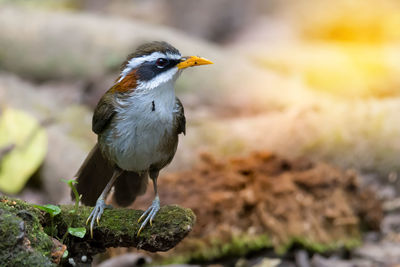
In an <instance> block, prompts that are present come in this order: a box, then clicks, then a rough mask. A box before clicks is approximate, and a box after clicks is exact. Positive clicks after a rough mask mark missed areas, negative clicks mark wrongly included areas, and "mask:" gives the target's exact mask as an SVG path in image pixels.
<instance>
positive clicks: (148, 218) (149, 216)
mask: <svg viewBox="0 0 400 267" xmlns="http://www.w3.org/2000/svg"><path fill="white" fill-rule="evenodd" d="M159 210H160V199H159V198H158V196H157V197H156V198H155V199H154V200H153V203H151V206H150V207H149V208H148V209H147V210H146V211H145V212H144V213H143V214H142V216H140V218H139V220H138V223H140V222H141V221H142V219H143V218H144V221H143V222H142V224H141V225H140V228H139V231H138V233H137V236H139V235H140V232H142V230H143V228H144V227H145V226H146V224H147V223H148V222H149V223H150V225H153V219H154V217H155V216H156V214H157V212H158V211H159Z"/></svg>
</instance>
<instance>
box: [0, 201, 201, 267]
mask: <svg viewBox="0 0 400 267" xmlns="http://www.w3.org/2000/svg"><path fill="white" fill-rule="evenodd" d="M60 207H61V210H62V211H61V213H60V214H59V215H57V216H55V217H54V222H53V223H54V226H55V228H56V231H55V236H54V237H51V236H49V235H48V234H46V233H45V232H47V233H50V231H47V230H46V229H48V228H49V227H50V226H51V218H50V216H49V215H48V214H46V213H45V212H42V211H40V210H38V209H36V208H35V207H33V205H31V204H28V203H26V202H23V201H20V200H17V199H11V198H7V197H0V220H4V218H5V216H4V214H7V216H6V217H7V218H12V219H10V220H11V221H14V222H15V224H12V225H14V226H13V227H14V228H15V229H11V228H7V227H9V226H11V224H10V223H5V222H3V223H1V224H0V233H1V235H0V236H1V237H0V243H1V244H11V243H13V245H10V246H8V245H4V247H3V246H2V247H1V250H2V254H0V262H1V261H2V260H3V259H5V258H7V257H8V258H10V257H12V256H11V255H13V254H15V251H14V250H15V244H19V245H20V249H21V251H24V250H25V251H30V253H27V254H26V255H23V257H28V258H29V255H33V254H34V253H33V254H32V253H31V252H32V251H36V250H37V251H38V255H39V256H40V255H43V256H44V257H45V258H46V257H47V259H48V260H49V263H51V262H57V261H59V260H60V258H61V256H62V254H63V253H60V251H63V250H65V247H63V245H62V244H60V243H59V242H58V241H57V239H58V240H61V239H62V237H63V236H64V234H65V232H66V231H67V229H68V227H84V226H86V224H85V222H86V219H87V217H88V216H89V213H90V211H91V207H84V206H83V207H79V210H78V212H76V213H73V214H72V213H71V212H70V211H71V210H72V209H73V206H72V205H61V206H60ZM141 214H142V211H139V210H131V209H116V208H115V209H106V210H105V211H104V214H103V215H102V218H101V221H100V225H99V226H96V227H95V228H94V231H93V238H91V237H90V235H89V234H88V233H89V231H87V233H86V235H85V236H84V237H83V238H78V237H74V236H72V235H66V237H67V238H66V239H65V240H64V242H63V243H64V244H65V245H66V248H67V249H68V253H69V256H68V257H70V258H73V259H74V261H75V262H76V261H90V260H91V257H92V256H93V255H95V254H97V253H100V252H103V251H105V249H106V248H107V247H136V248H140V249H143V250H147V251H152V252H155V251H166V250H169V249H171V248H173V247H174V246H175V245H176V244H177V243H179V242H180V241H181V240H182V239H183V238H184V237H185V236H186V235H187V234H188V233H189V232H190V231H191V229H192V227H193V224H194V222H195V215H194V213H193V212H192V211H191V210H190V209H184V208H181V207H179V206H164V207H162V208H161V209H160V211H159V212H158V214H157V216H156V220H155V221H154V222H153V225H152V226H146V228H145V229H144V230H143V231H142V233H141V234H140V236H139V237H138V236H137V231H138V229H139V224H138V223H137V220H138V218H139V217H140V215H141ZM22 225H23V226H22ZM86 227H87V226H86ZM21 229H22V230H21ZM43 229H45V230H43ZM87 230H89V229H88V227H87ZM5 233H7V235H6V234H5ZM21 235H22V236H23V238H22V239H21ZM3 238H14V239H15V242H14V241H10V240H2V239H3ZM18 238H19V239H18ZM24 239H25V241H23V240H24ZM18 240H19V241H18ZM21 240H22V241H21ZM28 241H29V242H28ZM10 242H11V243H10ZM24 243H25V244H24ZM28 243H29V244H28ZM26 244H28V245H26ZM7 253H9V254H8V256H7ZM3 254H4V255H3ZM55 257H56V259H54V258H55ZM45 258H43V260H44V261H46V259H45ZM82 259H83V260H82ZM42 265H43V263H42Z"/></svg>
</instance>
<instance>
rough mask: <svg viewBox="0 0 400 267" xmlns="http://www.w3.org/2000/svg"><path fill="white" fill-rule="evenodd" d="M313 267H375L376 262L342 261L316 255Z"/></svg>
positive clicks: (361, 260)
mask: <svg viewBox="0 0 400 267" xmlns="http://www.w3.org/2000/svg"><path fill="white" fill-rule="evenodd" d="M311 264H312V267H375V266H377V265H375V263H374V262H371V261H369V260H364V259H352V260H342V259H336V258H325V257H323V256H320V255H318V254H315V255H314V256H313V257H312V260H311Z"/></svg>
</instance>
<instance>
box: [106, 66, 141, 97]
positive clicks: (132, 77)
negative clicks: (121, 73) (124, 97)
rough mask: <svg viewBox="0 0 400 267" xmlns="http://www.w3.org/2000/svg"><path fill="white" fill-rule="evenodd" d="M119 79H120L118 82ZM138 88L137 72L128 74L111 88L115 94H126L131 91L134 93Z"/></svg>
mask: <svg viewBox="0 0 400 267" xmlns="http://www.w3.org/2000/svg"><path fill="white" fill-rule="evenodd" d="M119 79H120V77H119V78H118V79H117V80H119ZM136 86H137V77H136V70H133V71H131V72H130V73H128V74H127V75H126V76H125V77H124V78H123V79H122V80H121V81H120V82H118V83H117V84H115V85H114V86H113V87H112V88H111V91H112V92H113V93H115V92H119V93H124V92H128V91H131V90H132V91H133V90H135V88H136Z"/></svg>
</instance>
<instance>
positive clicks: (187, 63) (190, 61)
mask: <svg viewBox="0 0 400 267" xmlns="http://www.w3.org/2000/svg"><path fill="white" fill-rule="evenodd" d="M182 60H183V61H182V62H181V63H179V64H178V65H176V66H177V67H178V69H185V68H188V67H193V66H200V65H208V64H214V63H213V62H212V61H210V60H208V59H205V58H202V57H196V56H193V57H184V58H182Z"/></svg>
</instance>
